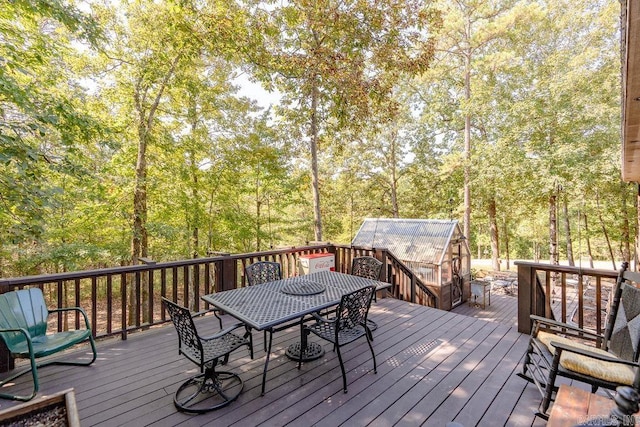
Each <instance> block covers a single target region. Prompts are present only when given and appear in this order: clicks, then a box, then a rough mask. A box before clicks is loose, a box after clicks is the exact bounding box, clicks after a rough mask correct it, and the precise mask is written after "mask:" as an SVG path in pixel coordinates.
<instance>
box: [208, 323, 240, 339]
mask: <svg viewBox="0 0 640 427" xmlns="http://www.w3.org/2000/svg"><path fill="white" fill-rule="evenodd" d="M238 328H245V329H248V326H247V325H245V324H244V323H241V322H240V323H235V324H233V325H231V326H228V327H226V328H224V329H223V330H221V331H219V332H216V333H215V334H213V335H210V336H206V337H200V339H201V340H202V341H210V340H214V339H218V338H220V337H222V336H224V335H226V334H228V333H231V332H233V331H235V330H236V329H238Z"/></svg>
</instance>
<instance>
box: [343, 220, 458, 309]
mask: <svg viewBox="0 0 640 427" xmlns="http://www.w3.org/2000/svg"><path fill="white" fill-rule="evenodd" d="M352 245H353V246H364V247H370V248H381V249H382V248H384V249H388V250H389V251H390V252H391V253H392V254H393V255H395V256H396V257H397V258H398V259H399V260H400V261H402V262H404V263H405V264H406V265H407V267H409V268H411V270H412V271H413V272H414V273H416V274H417V275H418V276H419V277H420V279H422V281H423V282H424V284H425V285H426V286H427V287H429V289H430V290H431V291H432V292H433V293H434V294H436V295H437V297H438V308H440V309H443V310H450V309H452V308H453V307H455V306H457V305H459V304H462V303H463V302H464V301H466V300H467V298H468V297H469V296H468V295H465V293H466V292H468V289H469V281H470V280H471V256H470V252H469V245H468V243H467V240H466V239H465V237H464V235H463V234H462V231H461V230H460V226H459V224H458V221H447V220H435V219H399V218H392V219H389V218H367V219H365V220H364V222H363V223H362V226H361V227H360V230H358V233H357V234H356V236H355V237H354V238H353V242H352Z"/></svg>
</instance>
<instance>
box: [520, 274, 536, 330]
mask: <svg viewBox="0 0 640 427" xmlns="http://www.w3.org/2000/svg"><path fill="white" fill-rule="evenodd" d="M516 265H517V266H518V332H521V333H523V334H528V333H530V332H531V318H530V316H531V314H532V312H531V310H532V307H533V302H534V300H535V283H534V282H533V281H532V280H531V278H532V276H533V274H534V272H533V271H532V268H531V267H530V266H528V265H520V264H518V263H517V262H516Z"/></svg>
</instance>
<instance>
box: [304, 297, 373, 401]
mask: <svg viewBox="0 0 640 427" xmlns="http://www.w3.org/2000/svg"><path fill="white" fill-rule="evenodd" d="M375 290H376V288H375V286H367V287H366V288H362V289H358V290H357V291H354V292H351V293H349V294H346V295H343V296H342V298H341V300H340V305H339V306H338V309H337V311H336V317H335V318H333V319H327V318H324V317H320V316H319V315H318V314H317V313H313V314H312V316H313V317H314V318H315V320H316V322H315V323H313V324H311V325H305V324H304V323H301V324H300V335H301V342H302V343H303V346H304V345H305V343H306V340H307V337H308V335H309V334H310V333H313V334H315V335H317V336H319V337H320V338H322V339H324V340H327V341H329V342H331V343H333V346H334V349H335V350H336V351H337V352H338V360H339V361H340V369H341V370H342V386H343V390H344V392H345V393H346V392H347V375H346V373H345V370H344V362H343V361H342V354H341V352H340V348H341V347H342V346H344V345H346V344H349V343H351V342H353V341H355V340H357V339H358V338H361V337H363V336H364V337H365V338H366V339H367V344H369V349H370V350H371V357H372V358H373V372H375V373H377V372H378V369H377V365H376V355H375V353H374V351H373V346H372V345H371V339H370V336H371V332H370V331H369V327H368V326H367V314H368V313H369V308H370V307H371V301H372V299H373V294H374V292H375ZM301 365H302V356H300V358H299V359H298V369H300V367H301Z"/></svg>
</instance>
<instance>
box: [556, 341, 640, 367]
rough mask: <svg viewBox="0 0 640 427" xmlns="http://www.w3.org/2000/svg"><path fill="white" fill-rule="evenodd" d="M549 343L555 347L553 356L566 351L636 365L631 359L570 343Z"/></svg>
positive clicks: (558, 355) (606, 360)
mask: <svg viewBox="0 0 640 427" xmlns="http://www.w3.org/2000/svg"><path fill="white" fill-rule="evenodd" d="M551 345H552V346H553V347H554V348H555V349H556V354H555V355H554V357H558V358H559V357H560V354H561V353H562V352H563V351H568V352H571V353H574V354H579V355H581V356H585V357H589V358H592V359H596V360H601V361H603V362H612V363H619V364H621V365H627V366H632V367H638V363H635V362H632V361H631V360H624V359H618V358H616V357H614V356H607V355H604V354H599V353H595V352H592V351H589V350H585V349H583V348H577V347H573V346H572V345H569V344H566V343H561V342H557V341H551Z"/></svg>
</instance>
